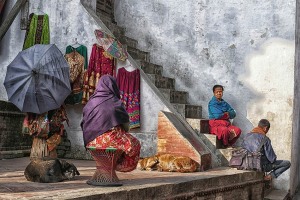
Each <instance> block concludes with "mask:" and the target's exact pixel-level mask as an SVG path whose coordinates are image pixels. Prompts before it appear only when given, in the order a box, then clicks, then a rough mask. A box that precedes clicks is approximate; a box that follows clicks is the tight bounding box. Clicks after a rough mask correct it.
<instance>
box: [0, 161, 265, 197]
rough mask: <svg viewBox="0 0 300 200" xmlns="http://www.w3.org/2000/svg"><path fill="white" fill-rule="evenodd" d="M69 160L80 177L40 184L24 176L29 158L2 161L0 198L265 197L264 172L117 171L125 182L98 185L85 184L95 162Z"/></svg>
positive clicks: (0, 166)
mask: <svg viewBox="0 0 300 200" xmlns="http://www.w3.org/2000/svg"><path fill="white" fill-rule="evenodd" d="M68 161H69V162H71V163H74V164H75V166H76V167H77V168H78V171H79V172H80V173H81V175H80V176H76V177H75V179H74V180H72V181H65V182H59V183H51V184H46V183H44V184H41V183H33V182H28V181H27V180H26V179H25V177H24V175H23V173H24V169H25V167H26V166H27V164H28V163H29V158H18V159H10V160H0V196H1V199H113V200H118V199H122V200H127V199H128V200H129V199H130V200H140V199H143V200H147V199H196V198H197V199H230V200H248V199H255V200H259V199H263V196H262V195H263V182H262V176H263V175H262V174H261V173H256V172H252V171H240V170H236V169H231V168H216V169H212V170H208V171H205V172H196V173H171V172H170V173H168V172H157V171H152V172H148V171H139V170H134V171H132V172H129V173H117V174H118V176H119V179H120V180H121V182H122V183H123V186H121V187H97V186H91V185H88V184H86V181H87V180H88V179H89V178H90V177H91V176H92V175H93V173H94V171H95V162H94V161H87V160H68ZM198 197H200V198H198ZM250 197H251V198H250Z"/></svg>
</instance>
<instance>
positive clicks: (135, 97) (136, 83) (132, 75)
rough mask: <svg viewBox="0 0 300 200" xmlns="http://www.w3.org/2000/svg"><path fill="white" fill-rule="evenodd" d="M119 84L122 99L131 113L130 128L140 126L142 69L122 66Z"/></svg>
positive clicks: (118, 77)
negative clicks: (129, 69) (128, 69)
mask: <svg viewBox="0 0 300 200" xmlns="http://www.w3.org/2000/svg"><path fill="white" fill-rule="evenodd" d="M117 84H118V87H119V89H120V96H121V100H122V101H123V103H124V105H125V108H126V111H127V112H128V114H129V119H130V125H129V126H130V128H131V129H133V128H138V127H140V70H139V69H135V70H134V71H131V72H129V71H127V70H126V69H125V68H124V67H122V68H120V69H119V70H118V75H117Z"/></svg>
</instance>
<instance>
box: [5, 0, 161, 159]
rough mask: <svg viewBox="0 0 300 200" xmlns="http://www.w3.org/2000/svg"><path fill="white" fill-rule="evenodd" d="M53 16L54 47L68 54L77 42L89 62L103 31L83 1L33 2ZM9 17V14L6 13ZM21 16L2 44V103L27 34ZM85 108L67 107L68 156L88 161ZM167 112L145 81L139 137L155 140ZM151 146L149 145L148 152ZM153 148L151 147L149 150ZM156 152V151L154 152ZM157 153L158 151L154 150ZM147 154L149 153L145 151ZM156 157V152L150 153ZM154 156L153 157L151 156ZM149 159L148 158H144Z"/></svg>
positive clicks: (32, 8) (127, 64) (32, 7)
mask: <svg viewBox="0 0 300 200" xmlns="http://www.w3.org/2000/svg"><path fill="white" fill-rule="evenodd" d="M15 2H16V1H8V2H7V3H8V5H7V7H6V11H9V10H10V9H11V8H12V6H13V5H14V3H15ZM85 2H86V3H88V4H89V5H91V7H93V8H95V5H94V1H89V0H86V1H85ZM38 7H39V8H40V10H41V11H42V12H44V13H47V14H48V15H49V25H50V43H53V44H56V45H57V47H58V48H59V49H60V50H61V52H62V53H63V54H64V53H65V49H66V47H67V46H68V45H70V44H74V39H75V38H77V41H78V42H79V43H80V44H83V45H85V46H86V47H87V48H88V59H89V56H90V52H91V48H92V45H93V44H94V43H96V38H95V36H94V30H95V29H101V27H100V26H99V25H98V24H97V23H96V22H95V21H94V19H93V18H92V17H91V16H90V15H89V14H88V13H87V12H86V10H85V8H84V7H83V6H82V5H81V3H80V0H68V1H56V0H47V1H39V0H31V1H30V8H29V9H30V10H29V13H31V12H38V9H37V8H38ZM6 15H7V12H6ZM19 27H20V16H17V18H16V19H15V21H14V22H13V24H12V26H11V27H10V29H9V30H8V32H7V34H6V35H5V37H4V38H3V40H2V41H1V46H0V66H1V71H0V82H1V84H0V99H1V100H6V101H7V100H8V99H7V94H6V90H5V88H4V85H3V82H4V79H5V74H6V67H7V65H8V64H9V63H10V62H11V61H12V60H13V59H14V58H15V56H16V55H17V53H18V52H20V51H21V50H22V46H23V41H24V36H25V31H21V30H20V28H19ZM117 66H118V68H119V67H126V69H128V70H129V71H130V70H133V69H134V68H132V66H131V63H130V62H128V61H127V62H120V63H118V64H117ZM82 108H83V106H82V105H74V106H71V105H67V114H68V117H69V120H70V124H69V125H70V126H67V125H66V130H67V132H68V138H69V139H70V140H71V144H72V152H71V154H70V155H67V156H69V157H72V158H83V157H86V151H85V149H84V147H83V138H82V131H81V127H80V122H81V119H82ZM160 110H166V108H165V106H164V105H163V103H162V102H161V101H160V100H159V98H158V97H157V96H156V95H155V93H154V92H153V91H152V90H151V88H150V87H149V86H148V85H147V84H146V83H145V81H144V80H143V79H141V124H142V126H141V128H140V129H138V130H136V134H137V135H139V133H141V132H142V133H149V138H152V137H153V135H154V133H156V130H157V119H158V112H159V111H160ZM149 145H152V143H151V144H145V146H147V147H146V149H147V148H148V146H149ZM149 148H150V147H149ZM152 149H153V148H152ZM154 150H155V149H154ZM145 152H146V151H145ZM150 153H155V152H150ZM149 155H150V154H149ZM142 156H147V155H142Z"/></svg>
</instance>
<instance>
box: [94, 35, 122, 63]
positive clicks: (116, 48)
mask: <svg viewBox="0 0 300 200" xmlns="http://www.w3.org/2000/svg"><path fill="white" fill-rule="evenodd" d="M94 33H95V36H96V38H97V40H98V42H99V45H100V46H102V47H103V49H104V50H105V51H106V52H107V53H109V54H110V55H111V56H112V57H114V58H117V59H119V60H122V61H125V60H126V59H127V57H128V54H127V52H126V51H125V50H124V48H123V46H122V44H121V43H120V42H119V41H118V40H117V39H116V38H114V37H113V36H112V35H110V34H107V33H105V32H103V31H101V30H95V32H94Z"/></svg>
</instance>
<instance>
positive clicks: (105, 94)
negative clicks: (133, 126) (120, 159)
mask: <svg viewBox="0 0 300 200" xmlns="http://www.w3.org/2000/svg"><path fill="white" fill-rule="evenodd" d="M127 122H129V116H128V113H127V112H126V110H125V107H124V105H123V103H122V101H121V100H120V91H119V88H118V86H117V83H116V79H115V78H114V77H112V76H110V75H103V76H102V77H101V78H100V80H99V82H98V85H97V88H96V90H95V93H94V94H93V95H92V96H91V97H90V100H89V101H88V102H87V104H86V105H85V107H84V108H83V120H82V122H81V128H82V130H83V139H84V146H86V145H87V144H88V143H89V142H91V141H93V140H94V139H95V138H96V137H98V136H99V135H101V134H103V133H104V132H106V131H108V130H109V129H111V128H113V127H115V126H117V125H119V124H123V123H127Z"/></svg>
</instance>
